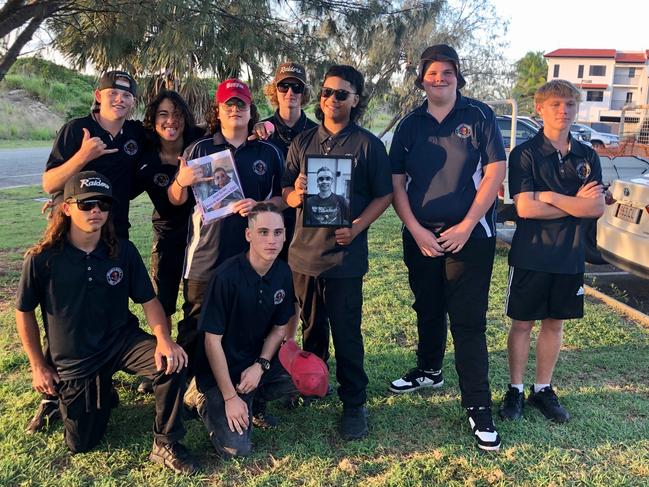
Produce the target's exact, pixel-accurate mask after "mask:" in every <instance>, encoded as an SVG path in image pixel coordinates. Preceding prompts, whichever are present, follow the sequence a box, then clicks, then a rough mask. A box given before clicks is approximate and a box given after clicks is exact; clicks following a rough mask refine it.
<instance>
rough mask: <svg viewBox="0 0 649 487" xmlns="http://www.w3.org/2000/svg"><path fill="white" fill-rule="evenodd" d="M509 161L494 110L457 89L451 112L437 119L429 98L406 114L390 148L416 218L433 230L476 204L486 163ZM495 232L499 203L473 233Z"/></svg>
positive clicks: (448, 224) (452, 222)
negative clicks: (432, 111)
mask: <svg viewBox="0 0 649 487" xmlns="http://www.w3.org/2000/svg"><path fill="white" fill-rule="evenodd" d="M505 159H506V155H505V147H504V145H503V138H502V136H501V134H500V130H499V128H498V124H497V123H496V116H495V115H494V112H493V110H491V108H489V106H487V105H485V104H484V103H481V102H479V101H478V100H474V99H473V98H467V97H464V96H462V95H461V94H460V93H459V92H458V93H457V100H456V102H455V106H454V107H453V109H452V110H451V112H450V113H449V114H448V115H447V116H446V118H444V120H442V121H441V123H440V122H438V121H437V120H436V119H435V117H433V116H432V115H431V114H430V113H428V102H427V101H424V103H423V104H422V105H421V106H420V107H419V108H416V109H415V110H413V111H412V112H410V113H409V114H408V115H406V116H405V117H404V118H403V119H402V120H401V122H400V123H399V125H398V126H397V128H396V131H395V133H394V137H393V139H392V145H391V147H390V162H391V164H392V173H393V174H406V176H407V181H408V184H407V190H406V191H407V193H408V201H409V203H410V208H411V209H412V212H413V214H414V215H415V218H417V221H418V222H419V223H420V224H421V225H422V226H424V227H425V228H428V229H429V230H432V231H435V232H442V231H444V230H445V229H447V228H449V227H451V226H453V225H456V224H458V223H460V222H461V221H462V220H463V219H464V217H465V216H466V214H467V213H468V211H469V208H471V205H472V204H473V200H474V199H475V195H476V193H477V189H478V186H479V185H480V182H481V181H482V178H483V174H484V167H485V166H486V165H487V164H491V163H493V162H498V161H504V160H505ZM495 235H496V202H495V200H494V203H493V205H492V206H491V208H490V209H489V210H488V211H487V213H486V214H485V216H484V217H483V218H481V219H480V221H479V222H478V223H477V224H476V226H475V227H474V229H473V231H472V232H471V237H473V238H486V237H493V236H495Z"/></svg>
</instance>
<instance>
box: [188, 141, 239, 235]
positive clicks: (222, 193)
mask: <svg viewBox="0 0 649 487" xmlns="http://www.w3.org/2000/svg"><path fill="white" fill-rule="evenodd" d="M187 165H188V166H200V168H201V170H202V171H203V175H202V177H201V179H200V180H199V181H198V182H196V183H194V184H193V185H192V190H193V191H194V197H195V198H196V204H197V205H198V206H199V208H200V211H201V214H202V216H203V222H205V223H207V222H212V221H216V220H219V219H221V218H225V217H226V216H229V215H231V214H232V213H233V212H234V211H233V210H232V204H233V203H234V202H236V201H239V200H241V199H243V198H244V196H243V191H242V189H241V183H240V180H239V174H238V173H237V168H236V166H235V165H234V159H233V158H232V153H231V152H230V151H229V150H224V151H220V152H215V153H214V154H209V155H207V156H203V157H199V158H197V159H192V160H190V161H187Z"/></svg>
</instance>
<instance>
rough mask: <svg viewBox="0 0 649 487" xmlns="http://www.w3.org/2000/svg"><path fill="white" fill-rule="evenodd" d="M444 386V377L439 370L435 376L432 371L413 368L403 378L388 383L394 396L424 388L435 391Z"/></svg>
mask: <svg viewBox="0 0 649 487" xmlns="http://www.w3.org/2000/svg"><path fill="white" fill-rule="evenodd" d="M443 385H444V377H443V376H442V371H441V370H440V371H439V372H437V373H436V374H435V373H433V372H432V371H426V370H423V369H419V368H417V367H415V368H414V369H410V370H409V371H408V373H407V374H406V375H404V376H403V377H401V378H399V379H397V380H395V381H392V382H391V383H390V391H392V392H394V393H396V394H402V393H404V392H412V391H416V390H417V389H421V388H424V387H432V388H433V389H437V388H438V387H442V386H443Z"/></svg>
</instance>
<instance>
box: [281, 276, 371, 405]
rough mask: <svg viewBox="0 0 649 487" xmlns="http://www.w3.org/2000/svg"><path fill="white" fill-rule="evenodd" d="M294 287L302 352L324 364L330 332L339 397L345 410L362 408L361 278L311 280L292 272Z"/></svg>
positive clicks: (363, 351)
mask: <svg viewBox="0 0 649 487" xmlns="http://www.w3.org/2000/svg"><path fill="white" fill-rule="evenodd" d="M293 284H294V287H295V296H296V297H297V300H298V303H299V304H300V308H301V309H302V312H301V317H302V326H303V328H302V339H303V347H304V350H306V351H307V352H312V353H314V354H316V355H317V356H318V357H320V358H321V359H322V360H324V361H325V362H327V360H328V359H329V333H330V331H331V336H332V338H333V344H334V350H335V354H336V379H337V380H338V384H339V387H338V396H339V397H340V400H341V401H342V402H343V405H344V406H346V407H357V406H361V405H363V404H365V402H366V400H367V392H366V389H367V382H368V380H367V375H366V374H365V369H364V366H363V360H364V357H365V350H364V347H363V336H362V334H361V315H362V308H363V278H362V277H351V278H331V277H312V276H307V275H304V274H299V273H295V272H294V273H293Z"/></svg>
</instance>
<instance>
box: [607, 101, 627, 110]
mask: <svg viewBox="0 0 649 487" xmlns="http://www.w3.org/2000/svg"><path fill="white" fill-rule="evenodd" d="M630 103H631V102H627V101H624V100H612V101H611V110H622V108H624V106H625V105H629V104H630Z"/></svg>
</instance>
